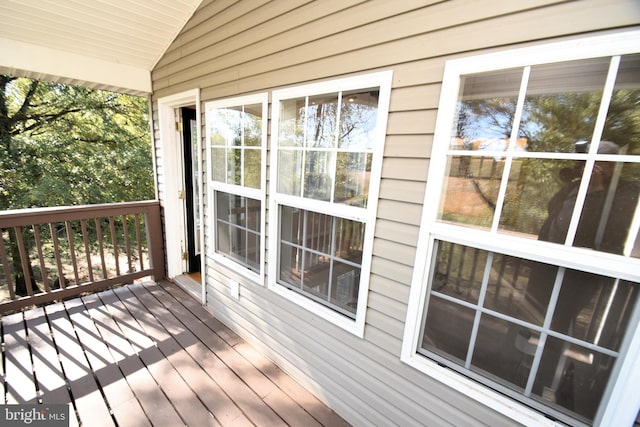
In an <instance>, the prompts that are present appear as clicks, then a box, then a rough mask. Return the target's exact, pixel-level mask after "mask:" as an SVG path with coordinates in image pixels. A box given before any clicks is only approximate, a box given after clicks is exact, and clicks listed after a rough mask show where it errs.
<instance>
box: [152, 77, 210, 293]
mask: <svg viewBox="0 0 640 427" xmlns="http://www.w3.org/2000/svg"><path fill="white" fill-rule="evenodd" d="M191 105H195V106H196V123H197V127H198V133H197V136H196V138H197V139H196V140H197V142H198V146H199V147H200V146H201V143H202V141H201V137H200V133H201V123H200V122H201V119H200V117H201V112H200V90H199V89H192V90H189V91H185V92H181V93H178V94H174V95H170V96H166V97H163V98H159V99H158V124H159V144H158V166H159V170H160V171H161V172H162V175H160V176H159V177H158V187H159V199H160V205H161V206H162V207H163V209H164V220H165V238H166V242H165V244H166V246H165V248H166V253H167V277H168V278H169V279H173V278H175V277H176V276H179V275H180V274H182V273H184V271H185V265H186V264H185V262H184V261H183V259H182V253H183V252H184V251H185V250H186V242H185V241H184V239H185V238H184V236H185V235H186V232H185V230H186V219H185V213H184V209H183V206H182V205H183V202H182V200H180V199H179V193H180V191H182V190H184V170H183V160H182V151H181V136H180V132H179V131H178V130H176V126H175V109H176V108H180V107H186V106H191ZM201 170H202V169H201ZM200 200H201V202H202V197H200ZM203 211H204V209H203V206H201V207H200V213H201V215H202V213H203ZM200 221H201V222H200V223H201V224H204V218H202V217H201V218H200ZM201 228H202V230H204V227H201ZM200 237H201V240H200V241H201V242H204V236H200ZM201 258H202V260H203V263H204V259H205V257H204V256H202V257H201ZM204 274H205V269H204V266H202V275H203V277H202V279H203V280H202V284H203V287H202V288H203V289H202V299H203V302H205V292H204V291H205V289H206V288H205V285H204V284H205V283H206V280H205V277H204Z"/></svg>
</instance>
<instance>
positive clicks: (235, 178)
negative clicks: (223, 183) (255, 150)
mask: <svg viewBox="0 0 640 427" xmlns="http://www.w3.org/2000/svg"><path fill="white" fill-rule="evenodd" d="M227 183H229V184H235V185H242V148H230V149H229V150H228V151H227Z"/></svg>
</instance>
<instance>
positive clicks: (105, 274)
mask: <svg viewBox="0 0 640 427" xmlns="http://www.w3.org/2000/svg"><path fill="white" fill-rule="evenodd" d="M95 223H96V235H97V236H98V248H99V250H100V262H101V263H102V278H103V279H106V278H108V277H109V273H108V272H107V263H106V262H105V260H104V243H103V241H102V227H101V226H100V218H96V219H95Z"/></svg>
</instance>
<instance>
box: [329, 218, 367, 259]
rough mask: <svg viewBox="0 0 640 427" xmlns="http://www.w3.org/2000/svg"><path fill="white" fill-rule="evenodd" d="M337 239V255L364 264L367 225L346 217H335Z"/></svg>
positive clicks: (335, 247) (335, 248)
mask: <svg viewBox="0 0 640 427" xmlns="http://www.w3.org/2000/svg"><path fill="white" fill-rule="evenodd" d="M335 222H336V239H335V243H334V251H335V254H336V257H339V258H342V259H343V260H348V261H351V262H353V263H356V264H358V265H359V264H362V251H363V247H364V230H365V225H364V224H363V223H361V222H357V221H351V220H348V219H344V218H335Z"/></svg>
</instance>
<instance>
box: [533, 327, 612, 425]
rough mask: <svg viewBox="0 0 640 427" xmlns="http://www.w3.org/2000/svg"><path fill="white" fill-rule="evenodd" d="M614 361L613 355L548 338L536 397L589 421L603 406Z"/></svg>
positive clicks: (537, 382)
mask: <svg viewBox="0 0 640 427" xmlns="http://www.w3.org/2000/svg"><path fill="white" fill-rule="evenodd" d="M614 362H615V358H613V357H611V356H607V355H605V354H602V353H599V352H596V351H590V350H589V349H587V348H585V347H582V346H579V345H576V344H571V343H568V342H566V341H562V340H560V339H557V338H554V337H547V341H546V344H545V347H544V351H543V353H542V359H541V361H540V368H539V369H538V374H537V376H536V380H535V383H534V387H533V394H534V397H535V398H537V400H540V401H542V402H544V403H545V404H547V405H550V406H552V407H555V408H556V409H558V410H560V411H562V412H565V413H569V414H571V415H573V416H576V415H578V416H579V417H580V418H582V420H583V421H585V422H587V423H589V422H590V421H591V420H593V417H594V416H595V414H596V411H597V410H598V407H599V406H600V401H601V400H602V397H603V394H604V390H605V387H606V385H607V382H608V381H609V377H610V376H611V371H612V369H613V366H614Z"/></svg>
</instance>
